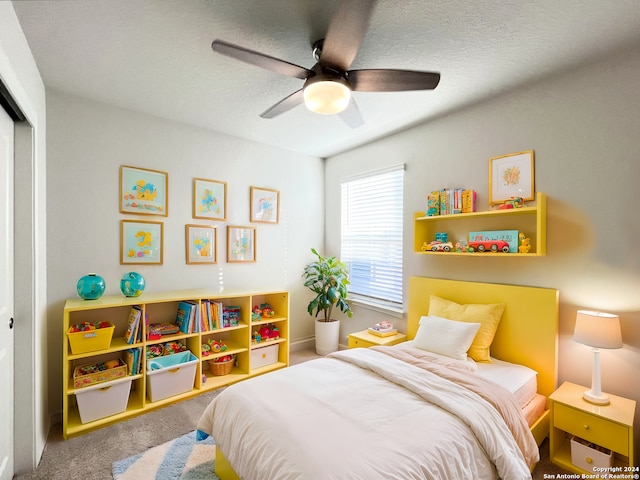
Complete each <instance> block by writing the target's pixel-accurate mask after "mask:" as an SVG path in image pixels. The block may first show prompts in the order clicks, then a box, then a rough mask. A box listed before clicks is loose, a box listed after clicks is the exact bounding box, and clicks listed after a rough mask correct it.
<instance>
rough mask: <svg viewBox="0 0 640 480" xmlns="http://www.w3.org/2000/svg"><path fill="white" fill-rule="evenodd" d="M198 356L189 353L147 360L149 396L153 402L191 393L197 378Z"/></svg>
mask: <svg viewBox="0 0 640 480" xmlns="http://www.w3.org/2000/svg"><path fill="white" fill-rule="evenodd" d="M197 363H198V359H197V358H196V356H195V355H194V354H193V353H191V352H189V351H187V352H180V353H174V354H173V355H167V356H165V357H158V358H153V359H150V360H147V394H148V396H149V399H150V400H151V401H152V402H157V401H158V400H162V399H163V398H167V397H172V396H174V395H179V394H180V393H185V392H190V391H191V390H192V389H193V382H194V380H195V378H196V364H197Z"/></svg>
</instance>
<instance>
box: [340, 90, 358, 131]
mask: <svg viewBox="0 0 640 480" xmlns="http://www.w3.org/2000/svg"><path fill="white" fill-rule="evenodd" d="M338 116H339V117H340V119H341V120H342V121H343V122H344V123H346V124H347V125H349V126H350V127H351V128H358V127H360V126H362V125H364V120H363V119H362V115H361V114H360V109H359V108H358V104H357V103H356V101H355V100H354V99H353V97H351V101H350V102H349V105H348V106H347V108H345V109H344V110H343V111H342V112H340V113H338Z"/></svg>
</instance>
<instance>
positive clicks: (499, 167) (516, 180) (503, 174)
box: [489, 150, 535, 205]
mask: <svg viewBox="0 0 640 480" xmlns="http://www.w3.org/2000/svg"><path fill="white" fill-rule="evenodd" d="M533 179H534V171H533V150H527V151H525V152H518V153H510V154H508V155H502V156H500V157H493V158H490V159H489V205H497V204H500V203H503V202H504V201H505V200H509V199H510V198H511V197H521V198H522V200H524V201H528V200H533V199H534V197H535V190H534V182H533Z"/></svg>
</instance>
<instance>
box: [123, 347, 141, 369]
mask: <svg viewBox="0 0 640 480" xmlns="http://www.w3.org/2000/svg"><path fill="white" fill-rule="evenodd" d="M124 363H126V364H127V368H128V369H129V375H138V374H139V373H142V347H137V348H130V349H129V350H126V351H125V352H124Z"/></svg>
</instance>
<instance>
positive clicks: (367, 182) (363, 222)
mask: <svg viewBox="0 0 640 480" xmlns="http://www.w3.org/2000/svg"><path fill="white" fill-rule="evenodd" d="M340 186H341V227H342V228H341V231H342V233H341V252H340V258H341V260H342V261H344V262H345V263H346V264H347V266H348V267H349V280H350V282H351V284H350V285H349V294H350V296H351V295H352V294H353V295H354V296H355V298H357V299H358V300H360V301H363V302H366V303H371V304H375V305H380V304H381V303H382V304H385V303H389V304H391V306H392V307H394V308H396V309H397V308H400V309H402V230H403V192H404V165H397V166H394V167H390V168H387V169H384V170H378V171H374V172H371V173H367V174H365V175H359V176H357V177H350V178H346V179H343V180H342V181H341V185H340Z"/></svg>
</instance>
